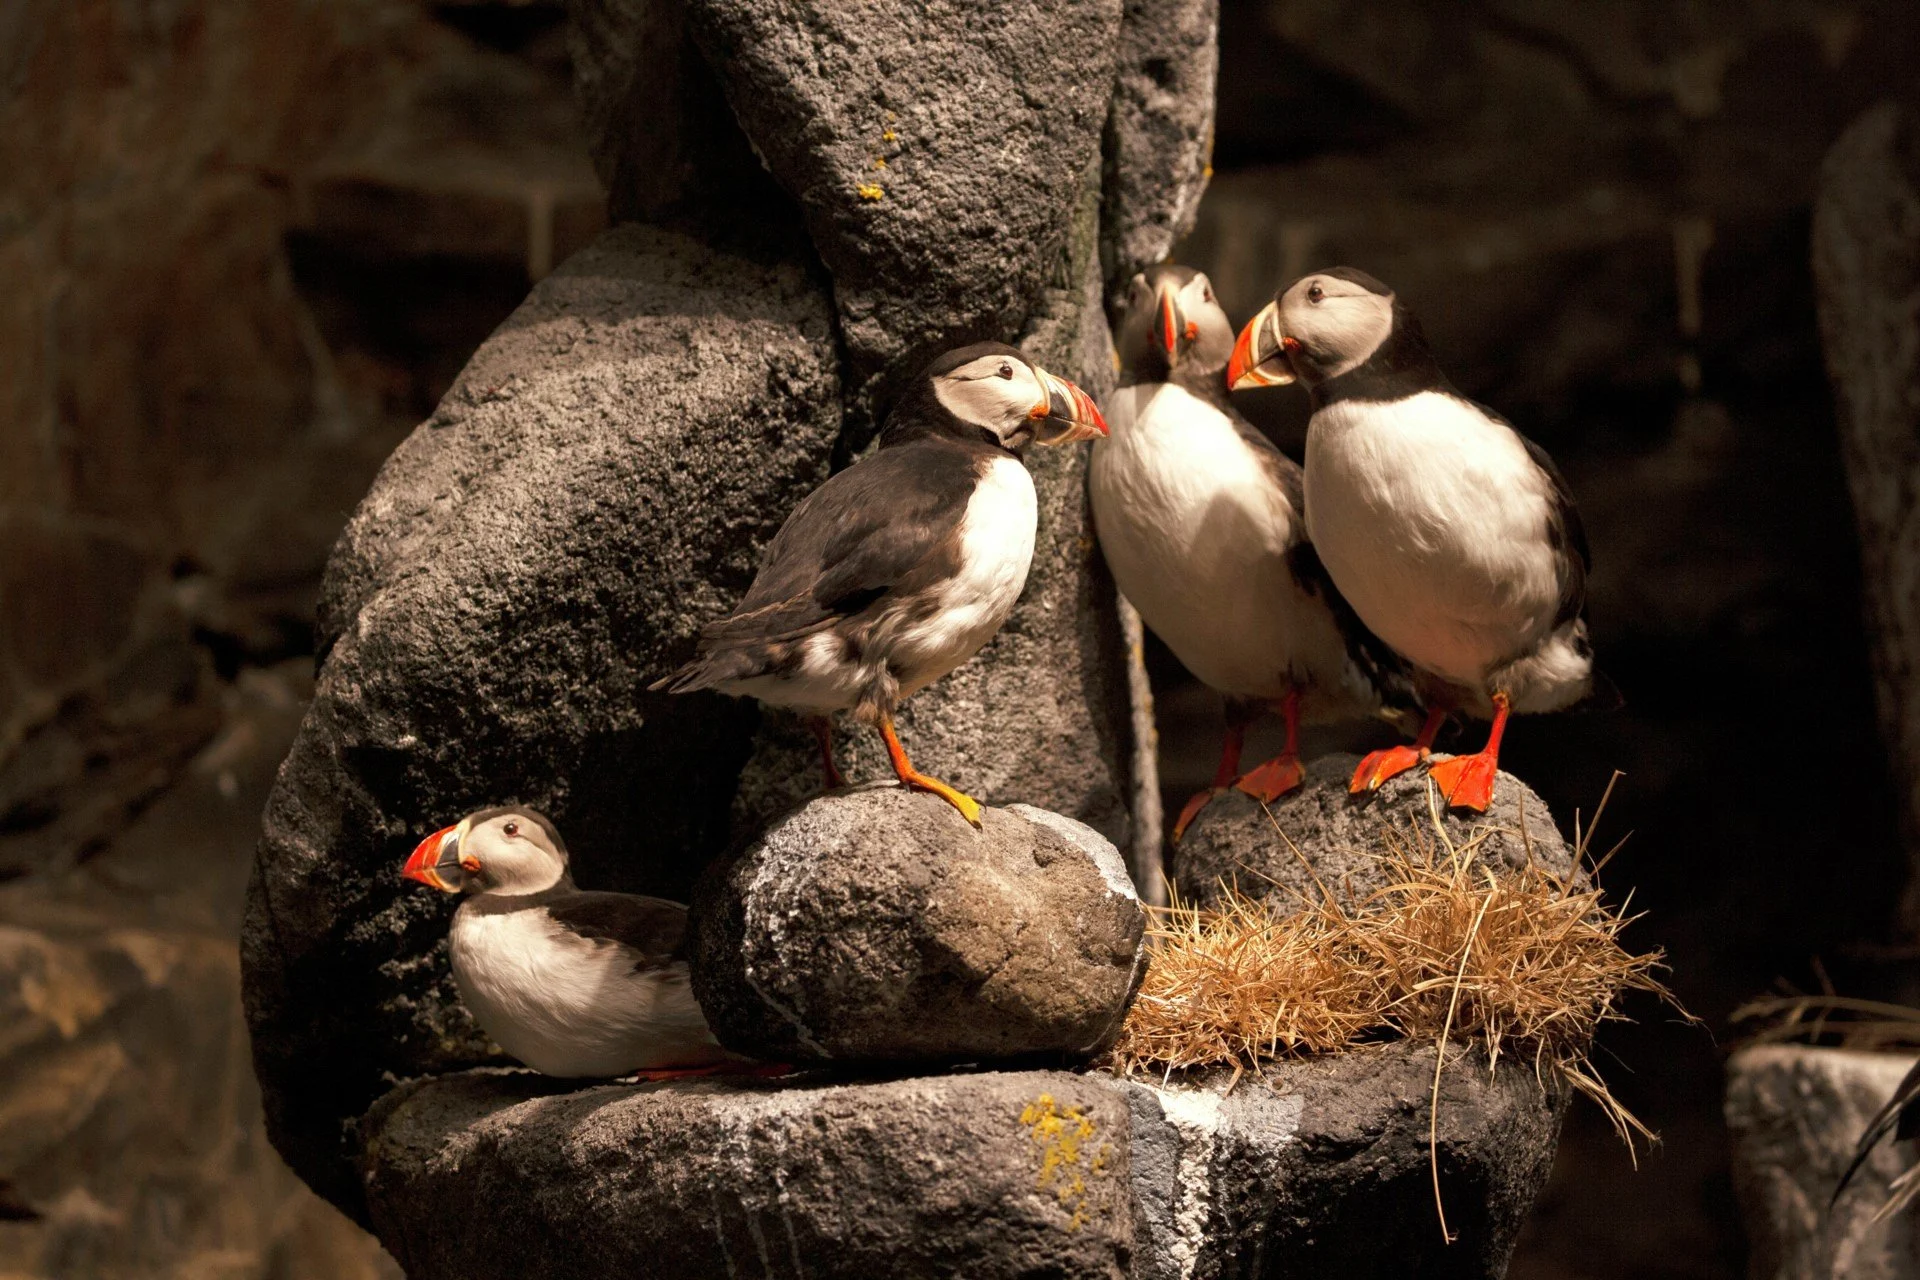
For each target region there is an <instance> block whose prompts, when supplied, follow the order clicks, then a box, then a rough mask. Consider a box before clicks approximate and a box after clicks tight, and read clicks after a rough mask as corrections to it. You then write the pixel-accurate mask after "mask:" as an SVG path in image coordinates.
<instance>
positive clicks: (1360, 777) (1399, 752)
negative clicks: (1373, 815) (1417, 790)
mask: <svg viewBox="0 0 1920 1280" xmlns="http://www.w3.org/2000/svg"><path fill="white" fill-rule="evenodd" d="M1426 758H1427V749H1426V748H1425V747H1406V746H1401V747H1384V748H1382V749H1381V750H1379V751H1369V752H1367V754H1366V755H1365V756H1363V757H1362V758H1361V760H1360V767H1359V768H1357V769H1355V770H1354V771H1353V782H1352V783H1351V784H1349V785H1348V787H1347V790H1348V791H1350V792H1352V793H1353V794H1354V795H1360V794H1361V793H1363V792H1368V791H1378V790H1379V789H1380V788H1381V787H1382V786H1384V785H1385V784H1386V782H1387V781H1388V779H1390V778H1397V777H1399V776H1400V775H1401V774H1403V773H1405V772H1406V771H1407V770H1409V769H1412V768H1415V767H1416V766H1418V765H1419V764H1420V763H1421V762H1422V761H1424V760H1425V759H1426Z"/></svg>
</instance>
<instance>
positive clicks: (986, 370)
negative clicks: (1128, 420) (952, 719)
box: [653, 342, 1107, 827]
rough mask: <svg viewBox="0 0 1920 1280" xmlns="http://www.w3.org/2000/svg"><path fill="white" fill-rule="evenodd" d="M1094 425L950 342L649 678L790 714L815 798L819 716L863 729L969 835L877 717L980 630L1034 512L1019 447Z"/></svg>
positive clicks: (981, 350) (1062, 389)
mask: <svg viewBox="0 0 1920 1280" xmlns="http://www.w3.org/2000/svg"><path fill="white" fill-rule="evenodd" d="M1106 433H1107V426H1106V422H1105V421H1104V420H1103V419H1102V418H1101V416H1100V410H1099V409H1098V408H1096V407H1095V405H1094V403H1093V401H1092V400H1091V399H1090V398H1089V397H1088V396H1087V394H1086V392H1084V391H1082V390H1081V389H1080V388H1079V387H1077V386H1075V385H1074V384H1073V383H1071V382H1068V381H1067V380H1066V379H1064V378H1057V377H1055V376H1054V375H1052V374H1050V373H1048V372H1047V371H1046V370H1044V369H1042V368H1040V367H1039V366H1038V365H1035V364H1034V363H1033V362H1032V361H1030V360H1028V359H1027V358H1026V357H1025V356H1024V355H1022V354H1021V353H1020V352H1019V351H1018V350H1016V349H1015V348H1013V347H1009V346H1005V345H1003V344H1001V343H997V342H986V343H980V344H978V345H975V346H970V347H962V348H960V349H959V350H957V351H950V352H948V353H947V354H945V355H943V356H941V357H939V358H938V359H936V360H934V361H933V362H932V363H931V364H929V365H928V366H927V367H926V368H925V369H924V370H922V371H921V373H920V375H919V376H918V377H917V378H916V379H915V380H914V381H913V383H912V384H911V385H909V386H908V388H907V389H906V391H905V393H904V394H903V395H902V397H901V399H900V402H899V404H898V405H896V406H895V408H894V410H893V412H892V413H891V414H890V415H889V416H888V418H887V422H886V425H885V427H884V428H883V429H882V431H881V433H880V440H879V447H878V448H877V449H876V450H875V451H874V452H873V453H872V454H870V455H869V456H868V457H866V458H864V459H862V460H861V461H859V462H856V463H855V464H854V465H853V466H851V467H848V468H847V469H846V470H845V471H842V472H840V473H839V474H837V475H835V476H833V477H832V478H830V479H829V480H828V481H827V482H826V483H825V484H823V485H821V486H820V487H819V488H818V489H815V490H814V491H813V492H812V493H810V494H808V495H807V496H806V497H805V498H804V499H802V500H801V502H800V505H799V506H797V507H795V508H794V511H793V514H792V515H790V516H788V517H787V522H786V523H785V524H784V525H782V526H781V527H780V531H779V532H778V533H776V534H775V535H774V536H773V540H772V541H771V542H770V543H768V544H767V549H766V551H765V552H764V553H763V555H762V556H761V559H760V569H759V572H758V574H756V575H755V577H754V580H753V585H752V586H751V587H749V588H748V589H747V594H746V595H745V597H744V598H742V599H741V601H740V604H739V607H738V608H736V609H735V610H734V611H733V612H732V613H731V614H729V615H727V616H726V617H724V618H721V619H718V620H717V621H714V622H711V623H709V624H707V626H705V627H704V628H702V630H701V632H700V641H699V650H698V652H697V654H696V656H695V657H694V659H693V660H692V661H691V662H689V663H687V664H686V665H685V666H683V667H681V668H680V669H679V670H678V671H676V672H674V673H673V674H672V675H670V676H668V677H666V678H665V679H663V680H660V681H659V682H657V683H656V684H654V686H653V688H655V689H665V690H667V691H668V692H669V693H691V692H693V691H695V690H698V689H716V690H719V691H720V692H722V693H730V694H734V695H737V696H745V697H754V698H758V699H759V700H760V701H761V702H763V703H767V704H769V705H772V706H777V707H787V708H791V709H793V710H796V711H799V712H801V713H803V714H804V715H806V716H807V717H808V718H809V720H810V721H811V722H812V724H813V728H814V732H815V735H816V736H817V737H818V739H819V742H820V752H821V757H822V762H823V765H824V770H825V774H826V783H827V787H828V789H829V790H831V789H833V788H836V787H840V786H844V785H845V781H844V779H843V778H842V777H841V775H840V770H839V767H838V766H837V765H836V764H835V763H834V758H833V737H832V721H831V717H832V715H833V713H835V712H837V711H849V710H850V711H852V712H853V713H854V715H855V716H856V718H858V719H859V720H861V721H862V722H864V723H866V724H869V725H872V726H873V727H874V728H876V729H878V730H879V731H880V736H881V738H882V739H883V740H884V741H885V742H886V747H887V755H888V757H889V759H890V760H891V761H892V764H893V771H894V776H895V777H897V778H898V779H899V780H900V782H901V783H902V785H904V786H907V787H911V788H913V789H915V790H917V791H925V792H929V793H931V794H933V795H936V796H938V797H940V798H941V799H942V800H944V801H946V802H947V803H948V804H950V805H952V806H953V807H954V809H956V810H957V811H958V812H959V813H960V815H961V816H962V817H963V818H965V819H966V820H967V821H968V822H970V823H972V824H973V825H974V826H975V827H978V826H979V825H980V805H979V802H978V801H976V800H974V799H973V797H971V796H969V795H966V794H965V793H963V792H961V791H959V790H956V789H955V788H954V787H951V786H949V785H948V784H947V783H945V782H942V781H941V780H940V779H938V778H935V777H931V776H929V775H927V774H924V773H921V772H920V771H919V770H918V769H916V768H915V767H914V766H913V763H912V761H910V760H909V759H908V758H907V752H906V748H904V747H903V746H902V745H901V744H900V738H899V735H898V734H896V733H895V732H894V727H893V713H894V710H895V709H896V708H897V707H898V706H899V705H900V704H901V703H902V702H904V701H905V700H906V699H907V698H909V697H911V696H912V695H913V694H914V693H916V692H918V691H919V690H921V689H924V688H926V687H927V686H928V685H929V684H932V683H933V682H934V681H935V680H938V679H940V678H941V677H942V676H944V675H946V674H947V673H948V672H950V671H952V670H953V669H954V668H955V667H958V666H959V665H960V664H961V663H963V662H965V661H967V659H969V658H971V657H973V655H974V654H975V653H977V652H979V651H980V648H981V646H982V645H984V644H986V642H987V641H988V640H990V639H992V638H993V635H994V633H995V632H997V631H998V630H999V629H1000V625H1001V624H1002V623H1003V622H1005V621H1006V619H1007V615H1008V614H1009V613H1011V612H1012V610H1013V605H1014V602H1015V601H1016V600H1018V599H1019V598H1020V592H1021V590H1022V588H1024V587H1025V585H1026V581H1027V570H1028V568H1029V567H1030V565H1031V564H1032V562H1033V547H1034V539H1035V537H1036V533H1037V525H1038V518H1039V507H1038V502H1037V499H1036V497H1035V493H1034V488H1033V477H1032V476H1030V475H1028V474H1027V469H1026V466H1025V464H1024V463H1023V462H1022V461H1021V458H1022V455H1023V453H1024V452H1025V450H1026V448H1027V447H1028V446H1029V445H1031V444H1034V443H1039V444H1042V445H1058V444H1065V443H1067V442H1069V441H1073V440H1086V439H1091V438H1094V437H1098V436H1104V435H1106Z"/></svg>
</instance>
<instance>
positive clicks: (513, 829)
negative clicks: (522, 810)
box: [500, 822, 520, 836]
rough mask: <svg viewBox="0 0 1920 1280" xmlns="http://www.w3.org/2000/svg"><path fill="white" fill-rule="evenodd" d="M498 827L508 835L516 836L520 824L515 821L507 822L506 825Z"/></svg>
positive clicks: (518, 832)
mask: <svg viewBox="0 0 1920 1280" xmlns="http://www.w3.org/2000/svg"><path fill="white" fill-rule="evenodd" d="M500 829H501V830H502V831H504V832H506V833H507V834H508V835H510V836H517V835H519V834H520V824H519V823H517V822H509V823H508V824H507V825H506V826H504V827H502V828H500Z"/></svg>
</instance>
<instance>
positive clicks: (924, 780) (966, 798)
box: [905, 773, 980, 831]
mask: <svg viewBox="0 0 1920 1280" xmlns="http://www.w3.org/2000/svg"><path fill="white" fill-rule="evenodd" d="M905 782H906V785H907V786H909V787H911V788H912V789H913V790H915V791H925V792H927V793H928V794H930V795H936V796H939V797H940V798H941V799H942V800H945V801H946V802H947V803H948V804H950V805H952V806H953V807H954V808H956V809H958V810H959V811H960V816H961V817H963V818H965V819H966V820H967V821H968V822H971V823H972V824H973V828H974V830H976V831H978V830H979V829H980V802H979V801H978V800H975V799H974V798H973V797H972V796H970V795H968V794H967V793H966V792H964V791H957V790H955V789H954V788H952V787H950V786H948V785H947V784H946V783H944V782H942V781H940V779H938V778H929V777H927V775H925V774H924V773H923V774H916V775H915V776H914V777H912V778H908V779H905Z"/></svg>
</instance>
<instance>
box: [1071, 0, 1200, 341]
mask: <svg viewBox="0 0 1920 1280" xmlns="http://www.w3.org/2000/svg"><path fill="white" fill-rule="evenodd" d="M1219 25H1220V4H1219V0H1127V6H1126V12H1125V15H1124V16H1123V17H1122V18H1121V20H1120V48H1119V56H1118V59H1117V65H1116V67H1115V69H1114V87H1113V110H1112V112H1111V114H1109V115H1108V117H1107V132H1106V139H1105V144H1104V147H1103V150H1104V152H1105V157H1106V203H1105V205H1104V207H1103V209H1102V211H1101V246H1100V249H1101V258H1102V259H1103V261H1104V262H1105V264H1106V278H1107V293H1108V296H1109V297H1110V298H1112V299H1113V301H1114V302H1115V303H1116V304H1117V303H1118V302H1119V301H1120V299H1121V298H1123V297H1124V296H1125V293H1126V287H1127V281H1128V280H1130V279H1132V278H1133V274H1134V273H1135V272H1136V271H1139V270H1140V269H1141V268H1142V267H1146V266H1150V265H1152V264H1153V263H1156V262H1161V261H1163V260H1165V258H1166V257H1167V255H1168V253H1169V252H1171V251H1172V249H1173V246H1174V245H1175V244H1176V243H1178V242H1179V241H1180V240H1182V239H1184V238H1185V237H1186V235H1187V233H1188V232H1189V231H1192V230H1193V224H1194V220H1195V219H1196V218H1197V217H1198V216H1199V212H1200V197H1201V195H1202V194H1203V193H1204V192H1205V191H1206V189H1207V179H1208V178H1209V177H1211V176H1212V168H1211V166H1210V165H1209V163H1208V161H1209V160H1210V159H1211V157H1212V152H1213V111H1214V92H1213V86H1214V78H1215V76H1216V74H1217V73H1218V71H1219V68H1220V51H1219V46H1218V44H1217V36H1218V34H1219Z"/></svg>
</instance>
